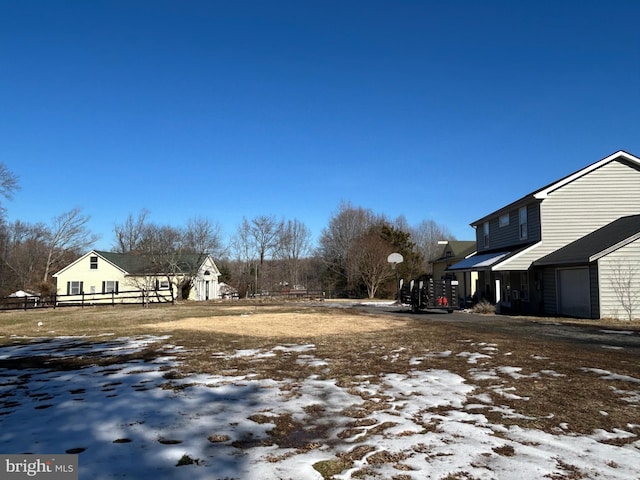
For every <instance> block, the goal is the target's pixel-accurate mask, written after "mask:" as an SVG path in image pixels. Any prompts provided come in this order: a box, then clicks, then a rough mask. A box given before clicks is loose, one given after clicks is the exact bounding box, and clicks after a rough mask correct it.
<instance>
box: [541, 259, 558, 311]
mask: <svg viewBox="0 0 640 480" xmlns="http://www.w3.org/2000/svg"><path fill="white" fill-rule="evenodd" d="M542 288H543V292H542V295H543V302H544V313H545V314H547V315H557V314H558V295H557V285H556V269H555V268H545V269H544V272H543V274H542Z"/></svg>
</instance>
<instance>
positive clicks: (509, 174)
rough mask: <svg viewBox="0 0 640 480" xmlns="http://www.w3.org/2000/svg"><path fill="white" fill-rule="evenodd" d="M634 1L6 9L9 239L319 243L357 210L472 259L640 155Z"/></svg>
mask: <svg viewBox="0 0 640 480" xmlns="http://www.w3.org/2000/svg"><path fill="white" fill-rule="evenodd" d="M639 22H640V2H637V1H631V0H630V1H616V0H613V1H607V2H605V1H590V0H586V1H547V0H536V1H517V2H514V1H510V0H509V1H507V0H504V1H492V0H489V1H406V0H399V1H364V0H363V1H349V0H341V1H332V0H327V1H314V0H311V1H277V0H273V1H216V0H211V1H178V0H176V1H166V0H147V1H140V0H126V1H125V0H112V1H100V0H97V1H96V0H92V1H90V2H88V1H85V0H77V1H65V0H57V1H49V0H46V1H38V0H0V68H1V71H2V74H1V75H0V109H1V110H0V112H1V113H0V161H2V162H4V163H5V164H6V165H7V166H8V167H9V169H11V170H12V171H13V172H15V173H16V174H17V175H18V176H19V182H20V185H21V190H20V191H19V192H17V193H16V195H15V196H14V198H13V199H12V200H10V201H3V204H4V205H5V206H6V208H7V216H8V219H9V220H15V219H21V220H24V221H29V222H38V221H43V222H49V221H50V220H51V218H52V217H54V216H55V215H58V214H60V213H62V212H65V211H67V210H70V209H72V208H74V207H82V209H83V212H84V213H85V214H88V215H91V217H92V219H91V223H90V225H89V226H90V228H91V229H92V230H93V231H94V232H95V233H97V234H99V235H101V236H102V240H101V241H100V242H99V243H98V244H97V245H96V246H97V247H98V248H109V247H110V246H111V245H112V243H113V226H114V225H115V224H116V223H122V222H123V221H124V220H125V218H126V217H127V215H128V214H129V213H134V214H137V213H138V212H139V211H140V210H141V209H143V208H146V209H148V210H150V212H151V217H150V218H151V220H152V221H154V222H157V223H161V224H171V225H174V226H178V225H181V224H183V223H184V222H185V221H186V219H187V218H189V217H195V216H203V217H208V218H210V219H211V220H212V221H214V222H219V223H220V225H221V226H222V228H223V232H224V234H225V236H226V237H228V236H230V235H232V234H233V233H234V232H235V229H236V227H237V225H238V224H239V223H240V222H241V220H242V217H247V218H253V217H255V216H258V215H275V216H276V217H278V218H284V219H294V218H295V219H298V220H300V221H302V222H304V223H305V224H306V225H307V226H308V227H309V228H310V229H311V230H312V233H313V234H314V237H315V238H317V237H318V236H319V234H320V231H321V230H322V228H323V227H325V226H326V225H327V224H328V221H329V219H330V218H331V216H332V215H333V214H334V213H335V212H336V211H337V209H338V207H339V204H340V202H341V201H347V202H351V203H352V204H353V205H355V206H361V207H365V208H370V209H372V210H373V211H374V212H376V213H381V214H382V213H383V214H386V215H387V216H389V217H391V218H395V217H396V216H398V215H404V216H405V217H406V219H407V220H408V222H409V223H410V224H414V225H415V224H418V223H420V222H421V221H422V220H435V221H436V222H438V223H440V224H442V225H444V226H446V227H448V228H449V229H450V230H451V231H452V232H453V234H454V235H456V236H457V237H458V238H459V239H472V238H473V230H472V229H471V228H470V227H469V223H470V222H472V221H474V220H476V219H478V218H480V217H482V216H483V215H485V214H487V213H490V212H491V211H493V210H495V209H497V208H499V207H501V206H503V205H505V204H507V203H510V202H511V201H513V200H515V199H517V198H519V197H520V196H522V195H524V194H526V193H529V192H530V191H532V190H535V189H536V188H538V187H541V186H543V185H545V184H547V183H549V182H551V181H553V180H556V179H558V178H560V177H562V176H564V175H566V174H568V173H571V172H573V171H575V170H578V169H579V168H582V167H583V166H586V165H587V164H590V163H592V162H595V161H597V160H599V159H601V158H603V157H605V156H607V155H609V154H611V153H613V152H615V151H617V150H621V149H622V150H627V151H629V152H630V153H633V154H635V155H640V30H639V29H638V24H639Z"/></svg>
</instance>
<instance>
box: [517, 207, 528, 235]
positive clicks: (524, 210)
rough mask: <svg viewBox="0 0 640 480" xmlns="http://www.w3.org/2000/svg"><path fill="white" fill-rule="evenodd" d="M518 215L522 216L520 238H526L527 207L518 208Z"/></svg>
mask: <svg viewBox="0 0 640 480" xmlns="http://www.w3.org/2000/svg"><path fill="white" fill-rule="evenodd" d="M518 217H519V218H520V240H526V239H527V236H528V232H527V207H520V209H519V210H518Z"/></svg>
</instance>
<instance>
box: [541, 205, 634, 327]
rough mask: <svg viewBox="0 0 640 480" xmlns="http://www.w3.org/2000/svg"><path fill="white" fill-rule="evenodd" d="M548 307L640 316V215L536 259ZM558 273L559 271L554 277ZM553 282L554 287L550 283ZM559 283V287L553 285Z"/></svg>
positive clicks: (586, 314) (588, 314)
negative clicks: (542, 279) (543, 281)
mask: <svg viewBox="0 0 640 480" xmlns="http://www.w3.org/2000/svg"><path fill="white" fill-rule="evenodd" d="M533 267H534V268H535V269H537V270H541V271H542V273H543V276H544V278H545V279H549V280H551V281H549V282H547V281H545V283H546V285H545V289H549V290H550V291H547V293H549V294H550V293H552V292H553V290H555V296H554V295H547V294H546V295H545V297H544V298H545V301H544V302H545V303H544V311H545V312H548V313H552V314H558V315H565V316H570V317H582V318H601V317H615V318H625V317H627V318H629V317H631V318H638V317H640V293H638V291H639V289H640V215H631V216H628V217H621V218H619V219H618V220H615V221H614V222H611V223H610V224H608V225H605V226H604V227H602V228H600V229H598V230H596V231H594V232H592V233H590V234H589V235H586V236H584V237H582V238H580V239H578V240H576V241H575V242H572V243H570V244H569V245H566V246H565V247H563V248H560V249H559V250H556V251H555V252H553V253H550V254H549V255H547V256H545V257H542V258H540V259H539V260H537V261H535V262H533ZM554 273H555V275H554ZM553 280H555V285H550V283H552V282H553ZM554 287H555V288H554Z"/></svg>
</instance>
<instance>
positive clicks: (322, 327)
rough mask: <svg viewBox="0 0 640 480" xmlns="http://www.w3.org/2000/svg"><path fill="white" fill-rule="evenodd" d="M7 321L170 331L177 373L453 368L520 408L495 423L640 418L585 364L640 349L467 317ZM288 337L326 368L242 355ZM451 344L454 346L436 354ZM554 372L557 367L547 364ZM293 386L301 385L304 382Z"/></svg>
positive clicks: (562, 424)
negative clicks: (482, 327) (469, 321)
mask: <svg viewBox="0 0 640 480" xmlns="http://www.w3.org/2000/svg"><path fill="white" fill-rule="evenodd" d="M38 322H43V326H42V327H38V326H37V323H38ZM0 325H2V329H1V330H0V332H1V333H0V344H3V343H4V344H7V343H14V342H21V341H29V340H30V339H33V338H36V337H37V338H47V337H53V336H59V335H84V336H86V340H87V341H88V342H91V341H95V342H98V341H99V340H100V338H101V336H102V335H107V334H109V335H114V336H135V335H145V334H153V335H169V336H170V339H169V340H168V342H170V343H172V344H176V345H180V346H182V347H184V350H183V353H182V354H181V360H182V364H181V366H180V367H179V370H174V371H172V372H167V378H168V379H170V378H171V377H172V376H174V377H176V378H178V377H181V376H184V375H187V374H190V373H211V374H222V375H246V374H249V373H250V374H253V375H257V376H258V377H261V378H273V379H276V380H278V379H291V380H294V381H295V380H296V379H304V378H307V377H309V376H310V375H317V376H319V377H320V378H331V379H336V380H337V383H338V384H339V385H341V386H344V387H345V388H349V387H350V386H351V385H352V384H355V383H357V382H358V381H359V379H360V378H361V377H362V376H363V375H367V376H369V378H371V379H372V381H376V379H377V378H380V377H381V376H382V375H384V374H388V373H408V372H411V371H415V370H429V369H444V370H449V371H452V372H455V373H457V374H458V375H460V376H462V377H464V378H466V379H467V381H468V382H469V383H470V384H473V385H476V386H477V389H476V391H475V392H474V394H475V395H478V394H486V395H488V396H489V397H490V398H491V399H492V401H493V404H495V405H500V406H501V407H504V409H509V408H510V409H512V410H514V411H517V412H519V413H520V414H521V416H519V417H513V418H512V417H510V416H509V415H505V413H504V410H502V411H500V410H495V409H491V408H486V409H483V410H482V413H483V414H484V415H486V416H487V418H488V419H489V420H490V421H495V422H499V423H501V424H504V425H520V426H523V427H529V428H538V429H541V430H544V431H548V432H556V433H557V432H558V431H563V432H573V433H590V432H592V431H593V430H595V429H604V430H608V431H612V430H613V429H616V428H620V429H626V430H629V428H630V427H629V425H637V423H638V421H637V419H638V418H639V417H640V412H639V408H638V405H637V403H633V402H628V401H625V400H624V399H623V398H622V397H621V395H620V394H619V393H616V390H618V391H620V390H624V389H629V385H628V384H624V383H623V382H617V381H612V380H604V379H602V378H601V377H600V376H599V375H596V374H594V373H593V372H590V371H585V370H584V368H585V367H586V368H598V369H602V370H607V371H611V372H615V373H617V374H620V375H627V376H630V377H634V378H640V365H639V364H638V362H637V358H635V357H629V356H628V354H627V353H625V352H624V351H613V350H606V351H604V350H603V351H599V350H586V349H582V348H581V347H580V346H576V345H569V344H563V343H560V342H551V341H543V340H536V339H530V338H521V337H518V336H515V335H506V334H496V333H495V332H491V331H477V330H474V329H473V328H471V327H469V326H465V325H463V324H461V325H451V324H448V325H445V324H439V323H437V322H429V321H425V320H424V318H418V319H416V318H413V317H412V318H404V317H403V318H396V317H390V316H383V315H380V316H376V315H371V314H363V313H360V312H358V311H357V310H352V309H345V308H340V309H337V308H335V309H333V308H320V307H315V306H305V305H302V304H297V303H293V304H267V305H262V304H231V305H230V304H213V303H212V304H184V305H178V306H162V307H159V306H155V307H152V308H146V309H145V308H141V307H117V308H111V307H100V308H84V309H80V308H77V309H76V308H73V309H71V308H68V309H58V310H48V311H28V312H21V311H20V312H3V313H1V314H0ZM283 344H303V345H304V344H313V345H314V346H315V347H314V352H313V354H314V356H315V357H316V358H318V359H322V360H325V361H326V364H325V365H323V366H322V367H318V366H314V365H312V364H308V363H307V362H305V361H304V353H303V352H295V351H278V350H276V351H274V352H275V355H274V356H271V357H269V359H268V361H265V360H257V359H256V358H253V357H252V356H241V357H238V356H233V355H232V354H233V353H234V352H235V351H237V350H239V349H257V350H264V351H271V349H273V348H274V347H276V346H279V345H283ZM486 345H491V346H493V347H491V348H494V349H495V351H494V352H493V353H492V354H491V355H488V356H487V357H486V358H482V359H481V360H479V361H478V363H477V364H470V363H469V359H468V357H467V356H464V353H465V352H469V351H474V352H479V351H482V348H483V346H486ZM445 351H450V352H451V353H450V354H448V355H437V354H438V353H439V352H445ZM430 354H435V355H430ZM460 354H462V355H460ZM144 355H146V356H148V357H151V356H152V355H153V351H145V352H144ZM416 358H421V359H422V360H421V362H420V363H419V364H416V363H415V359H416ZM46 360H47V359H44V360H42V359H39V360H38V361H46ZM78 361H79V362H80V360H78ZM104 361H112V360H111V359H106V360H104ZM113 361H115V359H113ZM0 366H1V365H0ZM49 366H51V364H50V363H49ZM503 366H514V367H518V368H520V369H521V370H520V371H519V372H518V373H519V375H518V376H513V375H509V374H505V373H499V368H500V367H503ZM67 367H68V368H71V366H69V365H67ZM60 368H63V367H60ZM478 369H480V370H483V371H493V372H494V373H495V372H498V373H496V378H494V379H492V380H491V379H490V380H477V379H475V378H474V376H473V373H474V371H477V370H478ZM544 371H547V372H553V373H554V374H549V373H547V374H545V373H541V372H544ZM496 385H499V386H500V390H498V389H496ZM501 391H509V392H513V393H514V394H516V395H517V396H518V397H521V398H522V399H518V398H509V397H507V396H504V395H501V393H500V392H501ZM289 394H290V395H296V391H295V388H294V387H292V390H291V392H289ZM363 398H364V397H363ZM524 398H526V400H524ZM365 400H366V399H365ZM383 406H384V404H383V403H380V402H378V403H375V402H366V401H365V402H364V403H363V405H362V406H361V408H360V411H353V412H345V413H346V414H349V416H352V417H353V418H354V424H353V429H357V428H362V425H359V424H358V423H357V419H358V418H365V417H366V416H367V415H368V414H369V413H371V412H372V411H374V410H375V409H380V408H382V407H383ZM602 412H606V415H605V414H603V413H602ZM319 413H321V409H320V408H319ZM286 420H287V419H285V418H283V419H281V422H280V424H279V427H278V428H279V430H276V431H275V432H274V435H277V436H279V437H281V438H284V437H286V436H290V437H291V438H294V437H295V435H296V434H295V431H296V430H297V429H298V426H296V425H294V424H292V423H291V422H289V423H287V421H286ZM427 427H428V428H436V427H437V425H435V426H434V425H431V426H425V428H427ZM634 428H635V429H636V430H634V433H635V434H636V435H638V434H640V431H638V430H640V429H638V427H634ZM302 447H303V446H301V448H302Z"/></svg>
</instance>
